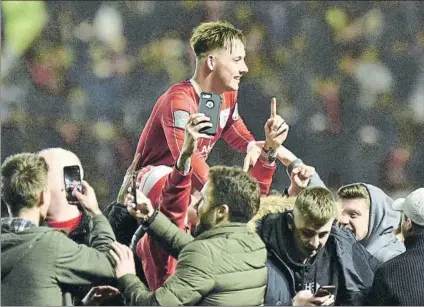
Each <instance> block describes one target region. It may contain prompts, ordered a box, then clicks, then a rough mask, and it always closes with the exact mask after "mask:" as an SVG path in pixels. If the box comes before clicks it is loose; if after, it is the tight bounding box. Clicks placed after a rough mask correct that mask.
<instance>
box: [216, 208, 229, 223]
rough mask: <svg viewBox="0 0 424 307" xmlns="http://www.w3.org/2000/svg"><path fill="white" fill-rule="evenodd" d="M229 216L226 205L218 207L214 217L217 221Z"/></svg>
mask: <svg viewBox="0 0 424 307" xmlns="http://www.w3.org/2000/svg"><path fill="white" fill-rule="evenodd" d="M229 214H230V208H229V207H228V206H227V205H221V206H218V208H217V212H216V217H217V219H218V220H224V219H228V216H229Z"/></svg>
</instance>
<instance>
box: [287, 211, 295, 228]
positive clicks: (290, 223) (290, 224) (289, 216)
mask: <svg viewBox="0 0 424 307" xmlns="http://www.w3.org/2000/svg"><path fill="white" fill-rule="evenodd" d="M287 226H288V227H289V229H290V230H293V228H294V216H293V213H292V212H288V213H287Z"/></svg>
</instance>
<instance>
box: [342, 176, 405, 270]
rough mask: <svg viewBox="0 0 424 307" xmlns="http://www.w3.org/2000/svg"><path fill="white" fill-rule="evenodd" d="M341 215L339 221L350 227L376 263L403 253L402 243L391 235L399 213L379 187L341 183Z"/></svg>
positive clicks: (398, 218) (399, 216) (395, 226)
mask: <svg viewBox="0 0 424 307" xmlns="http://www.w3.org/2000/svg"><path fill="white" fill-rule="evenodd" d="M337 194H338V196H339V198H340V201H341V204H342V208H343V211H342V214H341V216H340V218H339V224H340V225H341V226H343V227H346V228H349V229H351V230H352V231H353V232H354V233H355V236H356V239H357V240H358V241H359V243H361V244H362V245H363V246H364V247H365V248H366V249H367V251H368V252H369V253H370V254H371V255H373V256H374V257H375V258H377V259H378V260H379V261H380V262H386V261H387V260H389V259H391V258H393V257H395V256H397V255H399V254H401V253H403V252H404V251H405V246H404V244H403V243H402V242H400V241H399V240H398V239H397V238H396V236H395V235H394V230H395V229H396V228H397V226H398V225H399V221H400V218H401V215H400V213H399V212H397V211H395V210H393V208H392V203H393V200H392V199H391V198H390V197H389V196H388V195H387V194H386V193H384V192H383V191H382V190H381V189H379V188H377V187H375V186H373V185H370V184H365V183H354V184H349V185H346V186H343V187H341V188H340V189H339V191H338V192H337Z"/></svg>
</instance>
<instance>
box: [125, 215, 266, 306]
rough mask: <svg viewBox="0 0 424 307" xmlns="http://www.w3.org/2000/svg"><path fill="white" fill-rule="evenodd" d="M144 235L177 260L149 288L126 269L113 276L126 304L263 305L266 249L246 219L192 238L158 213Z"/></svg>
mask: <svg viewBox="0 0 424 307" xmlns="http://www.w3.org/2000/svg"><path fill="white" fill-rule="evenodd" d="M148 231H149V235H152V236H155V237H158V238H161V240H160V241H161V242H163V244H164V248H166V249H167V250H168V251H169V252H170V253H171V254H173V255H176V256H177V255H178V256H177V257H178V264H177V267H176V269H175V272H174V274H173V275H171V276H170V277H169V278H168V279H167V280H166V281H165V283H164V284H163V286H162V287H160V288H158V289H157V290H156V291H155V292H154V293H150V292H149V290H148V289H147V288H146V287H145V286H144V285H143V284H142V283H141V282H140V281H139V279H138V278H137V277H136V276H134V275H132V274H128V275H125V276H123V277H121V278H120V279H119V280H118V284H119V289H120V291H121V293H122V294H123V296H124V297H125V299H126V303H127V305H132V306H140V305H155V304H159V305H164V306H177V305H192V306H193V305H209V306H210V305H215V306H230V305H232V306H235V305H242V306H243V305H244V306H246V305H262V304H263V300H264V295H265V287H266V276H267V273H266V267H265V262H266V249H265V245H264V243H263V242H262V241H261V239H260V238H259V236H258V235H257V234H256V233H255V232H252V231H249V230H248V228H247V227H246V224H240V223H231V224H228V225H225V226H219V227H215V228H212V229H210V230H208V231H205V232H204V233H202V234H201V235H199V236H198V237H196V238H195V239H193V237H191V236H190V235H189V234H187V233H186V232H184V231H183V230H181V229H179V228H178V227H177V226H175V225H174V224H172V222H171V221H169V219H167V218H166V217H165V216H164V215H163V214H162V213H158V214H157V216H156V217H155V218H154V220H153V222H152V223H151V224H150V226H149V230H148Z"/></svg>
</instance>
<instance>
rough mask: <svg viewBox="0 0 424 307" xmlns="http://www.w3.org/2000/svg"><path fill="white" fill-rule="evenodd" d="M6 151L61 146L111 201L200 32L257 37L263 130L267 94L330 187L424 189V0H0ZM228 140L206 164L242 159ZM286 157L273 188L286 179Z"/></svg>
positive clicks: (248, 98)
mask: <svg viewBox="0 0 424 307" xmlns="http://www.w3.org/2000/svg"><path fill="white" fill-rule="evenodd" d="M1 9H2V12H1V22H2V27H1V30H2V32H1V35H2V51H1V102H2V103H1V161H2V162H3V161H4V159H5V158H6V157H7V156H9V155H11V154H14V153H18V152H23V151H27V152H28V151H29V152H34V151H38V150H41V149H43V148H47V147H63V148H66V149H69V150H71V151H73V152H75V153H76V154H77V155H78V156H79V157H80V158H81V160H82V164H83V167H84V169H85V174H86V178H85V179H86V180H88V181H89V182H90V183H91V184H92V186H94V188H95V190H96V192H97V196H98V199H99V201H100V202H101V203H102V204H103V206H106V205H107V204H108V203H109V202H111V201H112V200H114V199H115V198H116V195H117V193H118V191H119V187H120V185H121V182H122V179H123V175H124V173H125V170H126V169H127V167H128V166H129V164H130V163H131V161H132V158H133V156H134V152H135V148H136V145H137V142H138V138H139V135H140V133H141V131H142V129H143V126H144V124H145V123H146V121H147V119H148V117H149V115H150V112H151V109H152V107H153V105H154V103H155V102H156V99H157V98H158V97H159V96H160V95H161V94H162V93H163V92H164V91H165V90H166V89H167V88H168V87H169V86H170V85H171V84H173V83H176V82H179V81H181V80H184V79H189V78H190V77H191V76H192V73H193V71H194V54H193V53H192V51H191V49H190V46H189V38H190V36H191V33H192V29H193V28H194V27H195V26H197V25H198V24H199V23H201V22H203V21H212V20H218V19H220V20H227V21H229V22H231V23H233V24H234V25H235V26H236V27H238V28H241V29H242V30H243V31H244V33H245V34H246V36H247V38H248V43H247V64H248V66H249V68H250V71H249V73H248V75H247V76H246V77H245V78H244V80H242V83H241V88H240V91H239V111H240V114H241V115H242V116H243V118H244V120H245V122H246V124H247V126H248V127H249V128H250V130H251V131H252V133H253V135H254V136H255V137H256V139H258V140H261V139H264V133H263V124H264V123H265V121H266V119H267V118H268V116H269V103H270V99H271V97H273V96H275V97H276V98H277V103H278V109H279V113H280V114H281V115H282V116H283V118H285V119H286V121H287V122H288V123H289V124H290V125H291V130H290V133H289V137H288V139H287V141H286V146H287V147H288V148H289V149H290V150H292V151H293V152H294V153H295V154H296V155H297V156H299V157H301V158H302V159H303V161H304V162H305V163H307V164H309V165H312V166H314V167H315V168H316V169H317V171H318V173H319V174H320V175H321V177H322V179H323V180H324V181H325V182H326V183H327V184H328V185H329V186H330V187H331V188H332V189H337V188H338V187H339V186H340V185H341V184H345V183H350V182H357V181H364V182H368V183H371V184H375V185H377V186H380V187H381V188H383V189H385V190H386V191H387V192H388V194H390V195H392V196H393V197H397V196H399V195H404V194H405V193H406V192H404V191H408V190H410V189H412V188H414V187H416V186H424V133H423V132H424V4H423V3H422V2H418V1H417V2H410V1H378V2H377V1H376V2H370V1H324V2H318V1H306V2H305V1H284V2H283V1H269V2H268V1H113V2H112V1H110V2H109V1H45V2H42V1H2V3H1ZM243 158H244V155H243V154H238V153H235V152H233V151H232V150H230V149H229V148H228V147H227V145H226V144H225V143H223V142H221V143H218V144H217V146H216V148H214V150H213V154H212V156H211V157H210V158H209V161H208V162H209V164H210V165H214V164H218V163H220V164H228V165H240V166H241V165H242V162H243ZM288 182H289V181H288V178H287V175H286V174H285V170H284V168H283V167H280V169H279V170H278V171H277V173H276V176H275V179H274V183H273V188H276V189H278V190H280V191H281V190H282V189H283V188H284V187H285V185H286V184H288Z"/></svg>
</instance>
